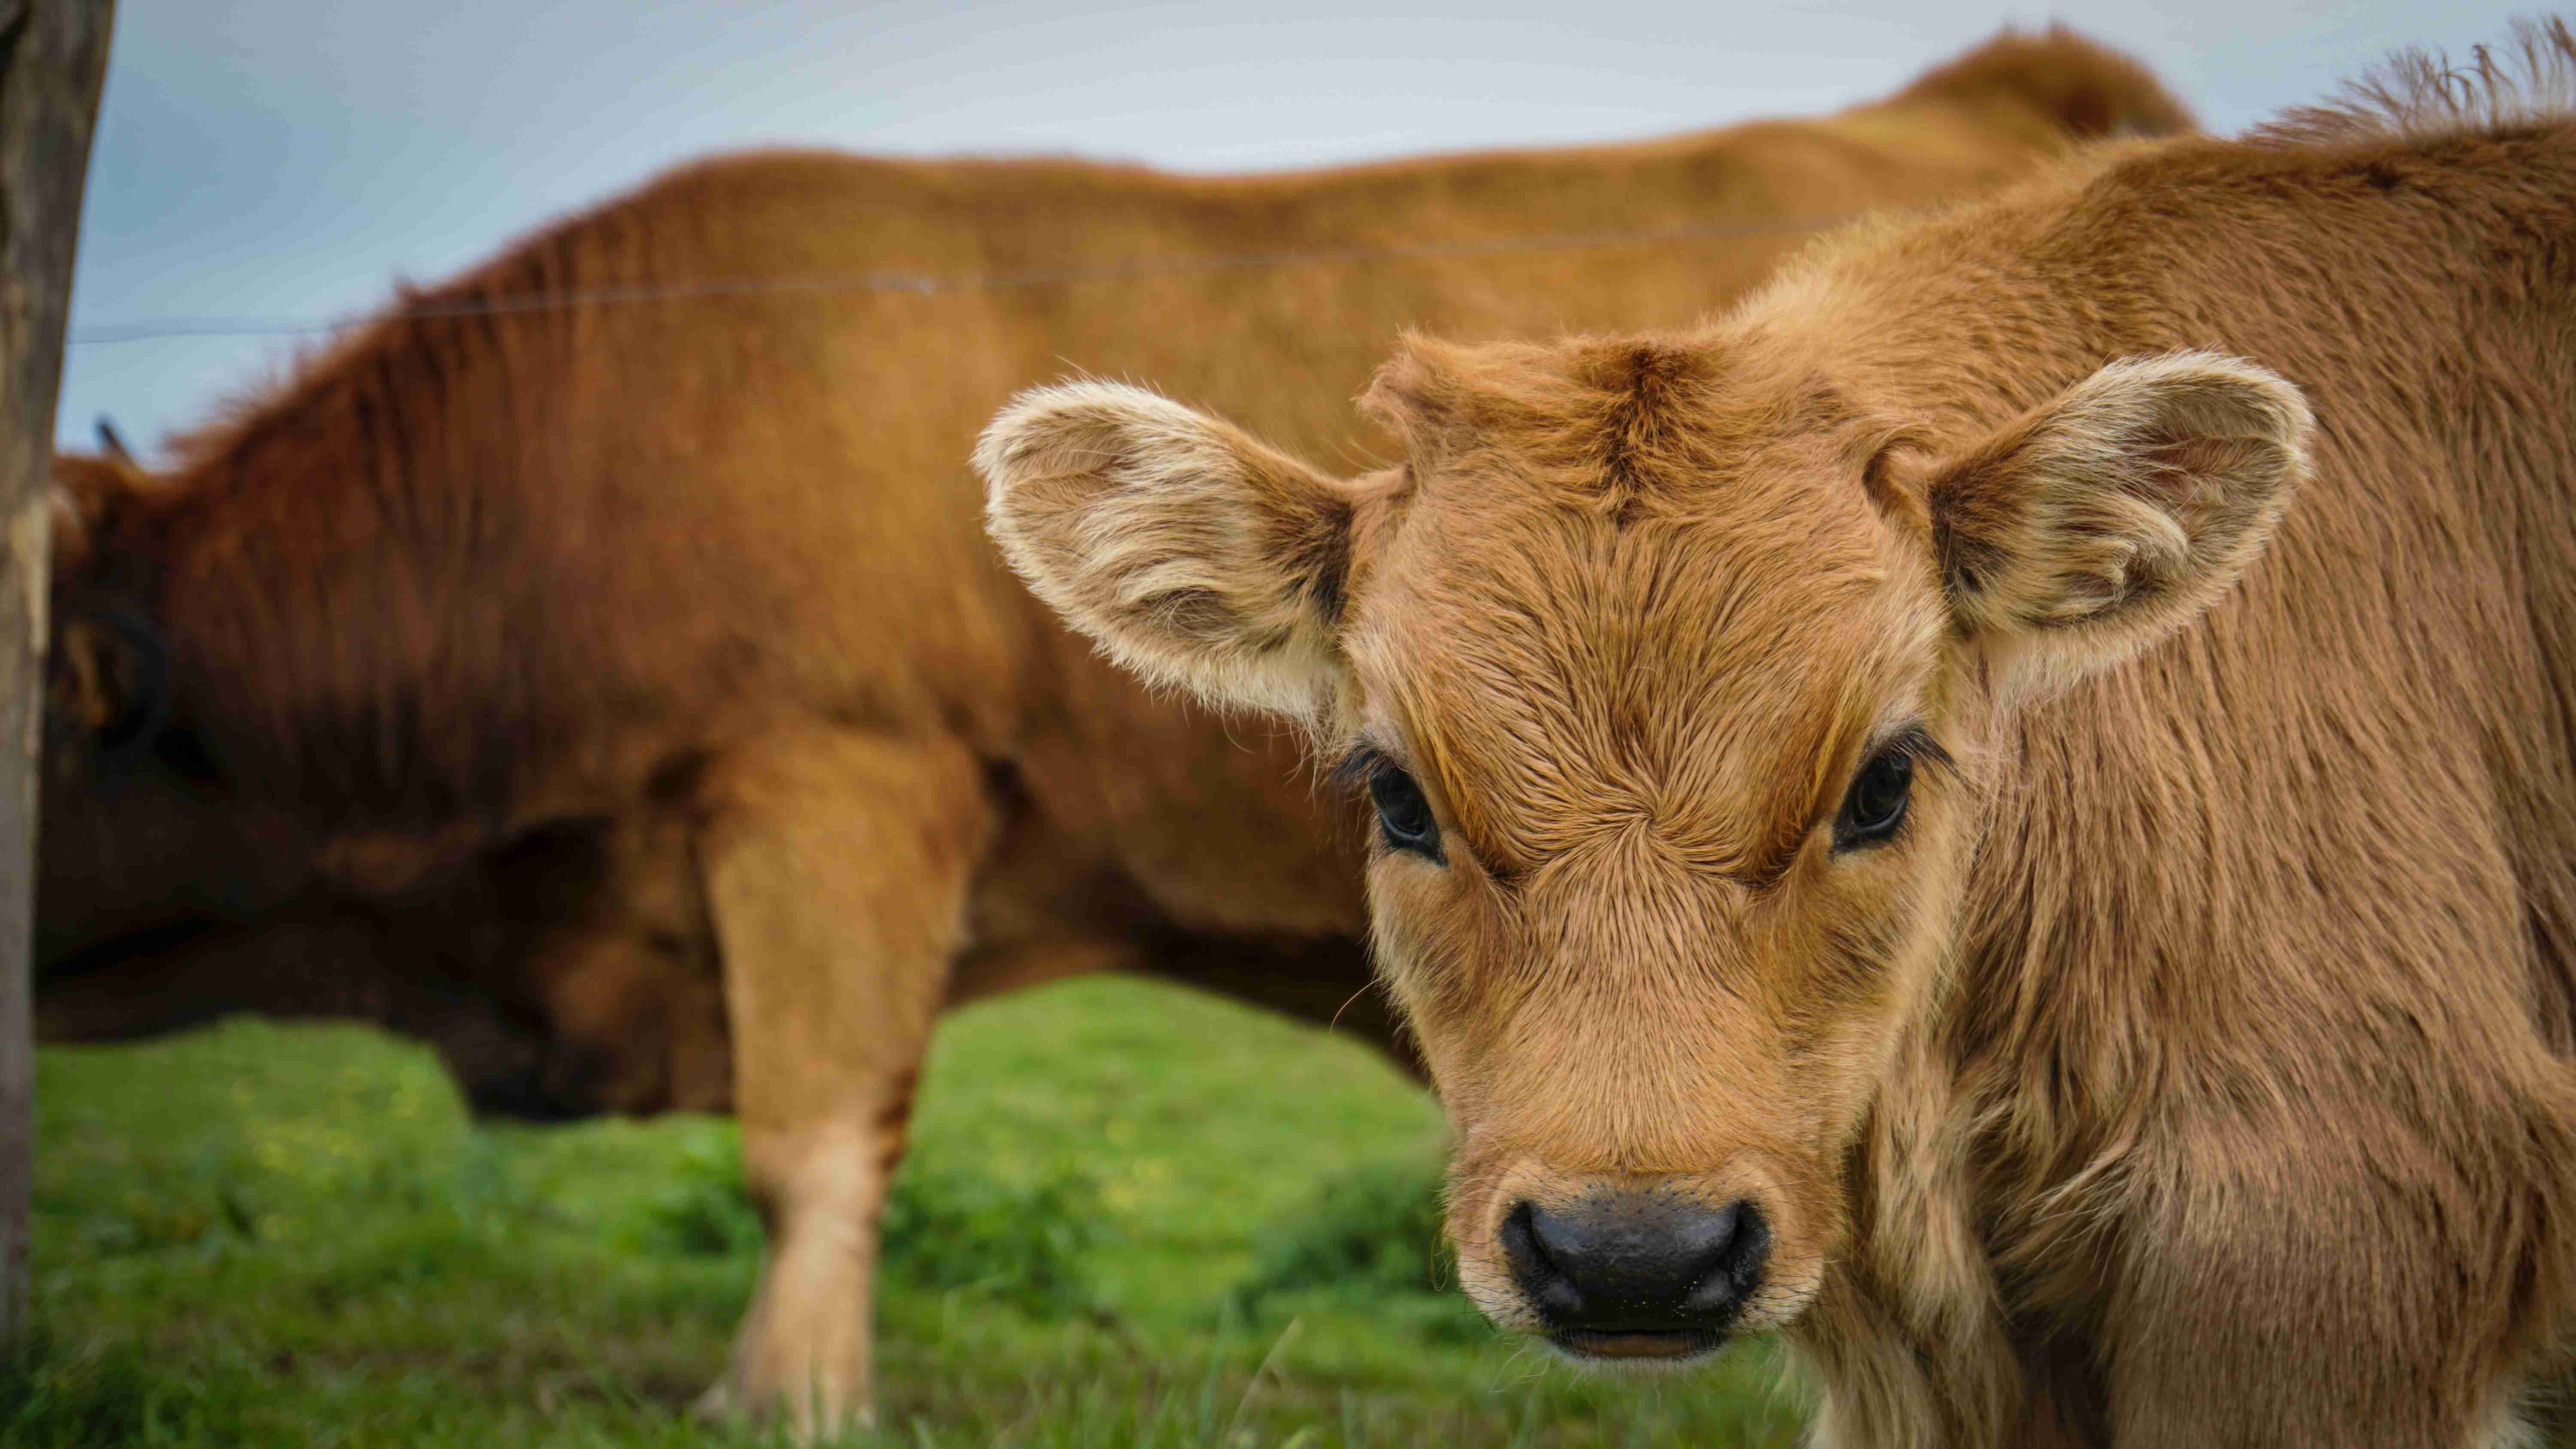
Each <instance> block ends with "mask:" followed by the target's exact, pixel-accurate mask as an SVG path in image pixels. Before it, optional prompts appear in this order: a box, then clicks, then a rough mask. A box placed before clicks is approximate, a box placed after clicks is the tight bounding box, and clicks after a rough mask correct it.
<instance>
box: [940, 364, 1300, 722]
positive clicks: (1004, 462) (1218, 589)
mask: <svg viewBox="0 0 2576 1449" xmlns="http://www.w3.org/2000/svg"><path fill="white" fill-rule="evenodd" d="M975 467H976V469H977V471H979V472H981V473H982V474H983V475H984V481H985V483H986V485H987V486H988V487H989V488H990V490H991V492H990V495H989V497H988V499H987V504H986V509H985V523H986V526H987V527H988V528H989V529H990V530H991V531H992V535H993V538H994V540H995V541H996V542H998V543H999V544H1000V545H1001V546H1002V553H1003V555H1004V556H1005V557H1006V558H1008V559H1009V560H1010V563H1011V567H1013V568H1014V569H1017V570H1018V571H1019V573H1020V575H1021V577H1023V578H1025V579H1027V580H1028V582H1029V586H1030V587H1031V588H1032V589H1033V590H1035V591H1036V593H1037V595H1038V597H1039V598H1041V599H1044V600H1045V601H1046V602H1047V603H1049V604H1051V605H1053V606H1054V608H1055V610H1056V612H1057V613H1059V614H1062V615H1063V616H1064V618H1065V621H1066V622H1067V623H1070V624H1071V625H1073V627H1075V628H1076V629H1079V630H1081V631H1082V632H1084V633H1086V634H1088V635H1090V636H1091V637H1092V638H1094V639H1096V640H1098V641H1099V642H1100V644H1101V645H1102V646H1103V647H1104V648H1105V649H1106V650H1107V651H1108V653H1109V655H1110V656H1111V657H1112V658H1114V659H1116V660H1117V661H1118V662H1119V663H1121V664H1123V665H1125V666H1127V667H1128V668H1129V669H1132V670H1134V671H1136V672H1137V673H1138V674H1141V675H1143V676H1145V677H1146V678H1147V679H1149V680H1152V681H1154V682H1156V683H1160V684H1169V685H1177V686H1179V687H1181V688H1184V689H1187V690H1190V691H1191V692H1193V693H1195V694H1197V695H1199V696H1200V697H1201V698H1203V699H1206V700H1208V701H1210V702H1211V703H1215V704H1218V705H1224V706H1235V707H1241V708H1247V709H1258V710H1264V711H1267V712H1269V713H1272V714H1280V715H1286V716H1289V717H1290V718H1293V719H1297V720H1301V721H1304V722H1307V723H1310V724H1312V723H1316V722H1319V721H1320V720H1321V719H1322V717H1323V716H1324V715H1325V714H1326V713H1327V712H1328V711H1329V710H1330V709H1331V707H1332V701H1333V699H1334V697H1335V692H1336V690H1337V688H1338V684H1339V679H1340V663H1339V653H1338V651H1337V650H1336V648H1335V645H1334V635H1335V632H1336V630H1337V628H1338V626H1339V624H1340V619H1341V609H1342V592H1343V588H1344V584H1345V582H1346V579H1347V575H1348V572H1349V566H1350V521H1351V507H1350V502H1349V500H1348V498H1347V497H1346V496H1345V495H1344V494H1343V493H1342V492H1341V491H1340V490H1338V489H1337V488H1335V487H1334V486H1333V484H1332V483H1331V482H1330V481H1328V480H1327V479H1325V478H1324V477H1323V476H1322V475H1320V474H1318V473H1316V472H1315V471H1314V470H1313V469H1310V468H1308V467H1307V466H1305V465H1304V464H1302V463H1299V462H1297V461H1296V460H1295V459H1293V458H1290V457H1288V456H1287V455H1285V454H1283V453H1280V452H1279V451H1277V450H1276V449H1273V448H1270V447H1268V446H1266V445H1264V444H1263V443H1261V442H1259V441H1257V440H1255V439H1254V438H1253V437H1251V436H1250V435H1249V434H1247V433H1245V432H1243V431H1242V430H1241V429H1239V428H1236V427H1233V426H1232V425H1230V424H1227V423H1223V422H1219V421H1217V420H1216V419H1213V418H1208V417H1202V416H1201V415H1199V414H1197V413H1194V412H1192V411H1190V410H1189V409H1188V408H1185V407H1182V406H1181V405H1180V404H1178V403H1176V402H1172V401H1170V400H1169V399H1167V398H1163V397H1160V396H1157V395H1156V394H1154V393H1150V392H1147V391H1145V390H1144V389H1142V388H1136V387H1124V386H1119V385H1116V384H1111V383H1090V382H1086V383H1073V384H1068V385H1065V386H1061V387H1048V388H1038V389H1034V390H1032V391H1029V392H1025V393H1022V394H1021V395H1020V396H1018V397H1017V398H1014V399H1012V401H1011V402H1010V404H1009V405H1008V406H1006V407H1004V408H1003V409H1002V411H1001V412H1000V413H999V414H997V415H995V417H994V419H993V422H992V425H991V426H990V427H988V428H987V429H985V432H984V437H983V441H982V442H981V443H979V444H978V445H977V447H976V449H975Z"/></svg>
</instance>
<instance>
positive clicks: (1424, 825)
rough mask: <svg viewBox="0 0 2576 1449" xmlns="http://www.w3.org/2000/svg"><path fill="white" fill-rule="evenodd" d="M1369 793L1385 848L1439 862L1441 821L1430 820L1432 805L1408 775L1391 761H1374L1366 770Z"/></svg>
mask: <svg viewBox="0 0 2576 1449" xmlns="http://www.w3.org/2000/svg"><path fill="white" fill-rule="evenodd" d="M1368 792H1369V800H1370V802H1371V803H1373V804H1375V805H1376V806H1377V828H1378V833H1379V834H1380V835H1382V836H1384V837H1385V839H1386V848H1387V849H1389V850H1409V851H1412V852H1413V853H1414V854H1416V855H1419V856H1422V857H1423V858H1425V859H1427V860H1432V861H1441V859H1442V858H1441V854H1440V822H1439V821H1437V820H1434V819H1432V818H1431V802H1430V801H1429V800H1428V799H1426V798H1424V796H1423V794H1422V787H1421V786H1420V785H1417V784H1415V783H1414V782H1413V777H1412V776H1411V775H1408V774H1406V773H1405V772H1404V770H1403V769H1402V768H1401V767H1400V766H1398V765H1396V764H1395V763H1394V762H1393V761H1391V760H1379V761H1376V762H1375V763H1374V764H1372V765H1371V766H1370V767H1369V777H1368ZM1443 863H1444V864H1445V862H1443Z"/></svg>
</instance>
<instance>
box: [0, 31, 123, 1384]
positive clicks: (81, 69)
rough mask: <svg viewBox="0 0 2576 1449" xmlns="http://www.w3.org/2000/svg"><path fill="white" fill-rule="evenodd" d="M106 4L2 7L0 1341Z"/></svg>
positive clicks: (27, 1108)
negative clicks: (49, 656) (76, 321)
mask: <svg viewBox="0 0 2576 1449" xmlns="http://www.w3.org/2000/svg"><path fill="white" fill-rule="evenodd" d="M115 17H116V0H0V523H5V539H6V547H5V548H0V1336H5V1337H7V1338H11V1339H14V1338H16V1337H18V1336H19V1335H21V1334H23V1333H24V1332H25V1330H26V1328H27V1201H28V1193H29V1190H30V1187H31V1178H32V1173H33V1169H34V1165H35V1151H34V1149H35V1130H36V1123H35V1111H34V1108H35V1087H36V1080H35V1078H36V1050H35V1041H34V1036H33V1031H32V1028H31V1026H30V1022H29V1017H30V1015H31V1012H30V1009H29V995H30V988H31V978H32V974H33V962H32V960H31V959H30V953H31V951H32V949H33V944H34V943H33V927H34V922H35V885H36V873H35V863H36V782H37V770H38V768H39V762H38V760H37V750H38V747H39V745H40V743H41V742H42V740H43V734H44V691H45V677H44V674H45V670H44V665H45V592H46V583H45V564H46V556H47V544H46V527H45V525H46V518H47V505H46V488H47V475H48V474H49V472H50V471H51V467H52V458H53V440H54V397H55V392H56V389H57V388H58V387H59V386H60V385H61V382H62V367H63V326H64V323H65V321H66V319H67V318H68V316H69V313H70V310H71V287H72V254H73V251H74V248H75V245H76V243H77V241H78V239H79V235H80V208H81V187H82V183H83V181H84V180H85V179H86V177H87V175H88V172H89V139H90V128H91V125H92V123H93V122H94V121H95V120H96V119H97V114H98V88H99V82H100V81H101V80H102V79H104V78H105V76H106V73H107V38H108V32H109V30H110V29H111V28H112V27H113V25H114V23H115Z"/></svg>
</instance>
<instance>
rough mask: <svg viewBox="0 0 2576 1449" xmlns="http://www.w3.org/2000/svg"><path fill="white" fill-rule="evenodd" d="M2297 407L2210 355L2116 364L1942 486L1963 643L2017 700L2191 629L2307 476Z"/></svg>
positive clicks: (2005, 432)
mask: <svg viewBox="0 0 2576 1449" xmlns="http://www.w3.org/2000/svg"><path fill="white" fill-rule="evenodd" d="M2311 428H2312V424H2311V421H2310V419H2309V416H2308V407H2307V403H2306V401H2305V399H2303V398H2302V397H2301V396H2300V395H2299V390H2298V389H2297V388H2296V387H2294V386H2292V385H2291V384H2289V383H2288V382H2286V381H2283V380H2282V379H2281V378H2280V377H2278V376H2276V375H2274V374H2273V373H2271V372H2269V371H2266V370H2265V369H2263V368H2261V367H2257V366H2255V365H2254V364H2253V363H2250V362H2246V361H2243V360H2241V359H2238V358H2232V357H2221V356H2218V355H2216V354H2212V353H2205V352H2180V353H2173V354H2169V355H2166V356H2161V357H2150V358H2133V359H2130V360H2128V361H2123V362H2115V363H2113V364H2111V365H2110V366H2108V367H2105V368H2103V369H2102V370H2101V371H2099V372H2097V373H2095V374H2093V375H2092V376H2091V377H2089V378H2086V379H2085V380H2084V381H2082V382H2080V383H2077V384H2076V385H2075V386H2073V387H2071V388H2069V389H2067V390H2066V391H2065V392H2063V393H2061V394H2059V395H2058V396H2057V397H2056V398H2054V399H2052V400H2051V401H2049V402H2047V403H2044V404H2042V405H2041V406H2039V407H2037V408H2035V409H2033V410H2032V411H2031V412H2029V413H2027V414H2025V415H2024V416H2023V417H2021V418H2020V419H2018V420H2016V421H2015V422H2013V423H2012V424H2010V425H2009V426H2007V427H2005V428H2003V429H2002V430H2001V431H1999V432H1998V433H1996V434H1995V435H1994V436H1993V437H1992V438H1989V439H1988V440H1986V441H1985V442H1984V443H1982V444H1980V445H1978V446H1977V447H1975V448H1973V449H1971V450H1970V451H1969V452H1968V453H1967V454H1966V455H1965V456H1964V457H1961V458H1958V459H1957V460H1955V461H1953V462H1951V463H1949V464H1947V465H1946V466H1944V467H1942V468H1940V469H1939V470H1937V471H1936V472H1935V474H1934V475H1933V477H1932V479H1931V481H1930V483H1929V485H1928V487H1927V489H1926V492H1925V495H1924V503H1925V507H1926V511H1927V513H1928V514H1929V518H1930V522H1931V527H1932V542H1933V547H1934V550H1935V551H1936V553H1937V554H1938V555H1939V561H1940V566H1941V572H1942V577H1943V581H1944V584H1945V586H1946V589H1947V592H1948V595H1949V599H1950V605H1951V609H1952V611H1953V612H1954V614H1955V616H1956V618H1957V621H1958V623H1959V626H1960V628H1961V631H1962V632H1963V633H1964V634H1965V635H1966V636H1967V637H1968V639H1969V640H1970V642H1971V644H1972V645H1973V646H1974V647H1976V648H1978V649H1979V650H1981V651H1982V652H1983V653H1984V654H1985V655H1986V657H1987V659H1988V660H1989V663H1990V666H1991V667H1992V670H1993V673H1994V674H1995V676H1996V677H1997V678H1998V680H1999V682H2000V683H2002V684H2003V685H2004V686H2005V687H2006V688H2007V689H2009V690H2010V691H2011V692H2013V693H2016V694H2025V693H2029V692H2032V691H2045V690H2048V689H2051V688H2056V687H2060V686H2063V685H2065V684H2068V683H2071V682H2073V681H2075V680H2077V679H2080V678H2082V677H2084V676H2085V675H2087V674H2090V673H2093V672H2095V671H2097V670H2100V669H2104V668H2108V667H2110V666H2111V665H2114V664H2117V663H2119V662H2120V661H2122V660H2124V659H2127V658H2129V657H2130V656H2132V655H2134V654H2136V653H2137V652H2139V651H2140V650H2142V649H2145V648H2147V647H2148V646H2150V645H2152V644H2154V643H2156V642H2157V641H2158V640H2161V639H2163V638H2164V637H2165V636H2166V635H2168V634H2170V633H2172V632H2173V631H2174V630H2176V629H2179V628H2181V627H2182V626H2184V625H2185V624H2188V623H2190V622H2191V621H2192V620H2193V619H2196V618H2198V617H2199V616H2200V614H2201V612H2202V611H2203V610H2205V609H2207V608H2208V607H2209V606H2210V605H2211V604H2212V603H2214V602H2216V601H2217V600H2218V598H2219V597H2220V595H2222V594H2224V593H2225V592H2226V591H2227V589H2228V588H2229V587H2230V586H2231V585H2233V584H2234V583H2235V582H2236V579H2237V576H2238V575H2240V574H2242V573H2243V572H2244V571H2245V567H2246V565H2247V564H2249V563H2251V562H2253V560H2254V558H2255V557H2256V556H2257V555H2258V554H2260V553H2261V552H2262V551H2263V546H2264V544H2265V543H2266V542H2267V541H2268V540H2269V539H2270V538H2271V535H2272V529H2273V525H2274V524H2276V523H2277V522H2278V521H2279V520H2280V517H2281V510H2282V509H2283V508H2285V507H2286V506H2288V504H2289V502H2290V497H2291V495H2292V494H2293V493H2294V492H2295V491H2296V490H2297V488H2298V485H2299V482H2300V480H2301V479H2302V478H2303V477H2304V476H2305V474H2306V470H2307V456H2308V438H2309V433H2310V431H2311Z"/></svg>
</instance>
